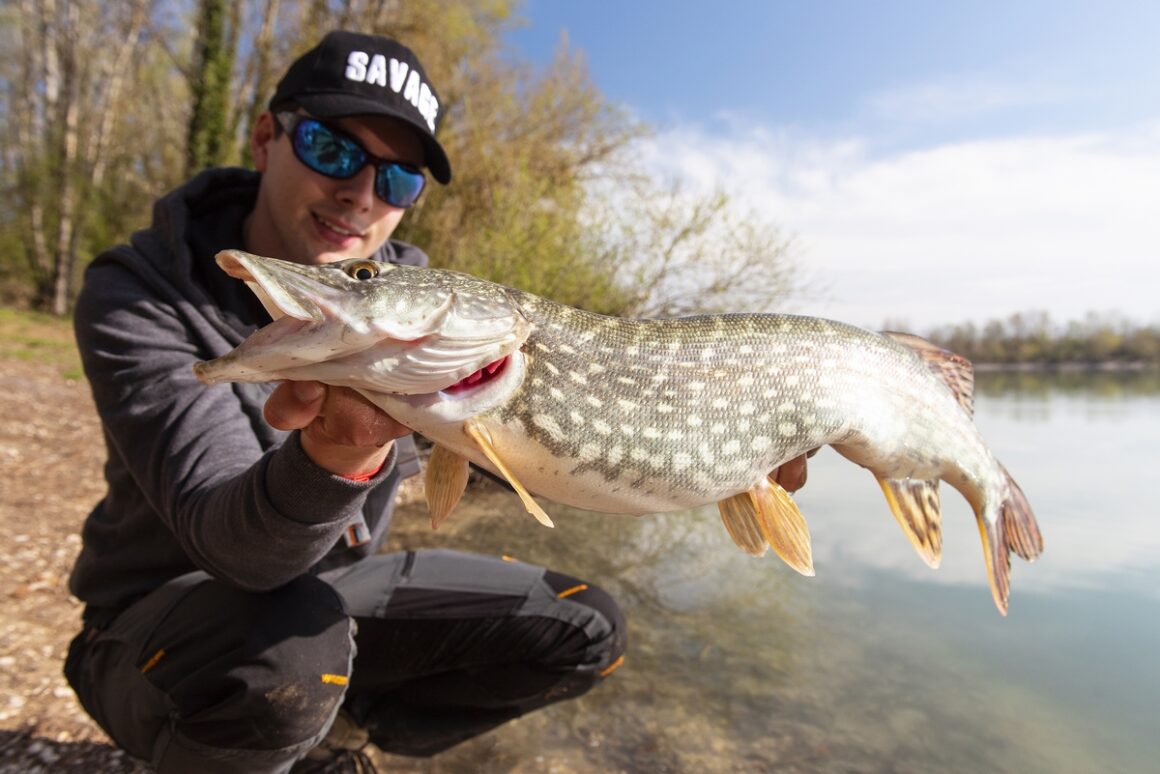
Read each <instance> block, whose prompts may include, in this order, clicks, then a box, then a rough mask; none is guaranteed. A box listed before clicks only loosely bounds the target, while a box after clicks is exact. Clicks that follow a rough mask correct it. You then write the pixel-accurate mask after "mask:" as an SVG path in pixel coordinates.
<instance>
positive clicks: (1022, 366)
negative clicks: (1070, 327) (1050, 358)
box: [973, 360, 1160, 374]
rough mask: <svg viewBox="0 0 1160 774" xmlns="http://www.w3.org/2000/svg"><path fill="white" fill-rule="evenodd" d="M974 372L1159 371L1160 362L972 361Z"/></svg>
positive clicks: (1071, 372)
mask: <svg viewBox="0 0 1160 774" xmlns="http://www.w3.org/2000/svg"><path fill="white" fill-rule="evenodd" d="M973 365H974V368H975V373H988V374H994V373H1064V374H1077V373H1144V372H1148V371H1160V363H1147V362H1142V361H1133V362H1128V363H1125V362H1120V361H1115V360H1109V361H1106V362H1098V363H1089V362H1083V361H1068V362H1063V363H1039V362H1030V363H974V364H973Z"/></svg>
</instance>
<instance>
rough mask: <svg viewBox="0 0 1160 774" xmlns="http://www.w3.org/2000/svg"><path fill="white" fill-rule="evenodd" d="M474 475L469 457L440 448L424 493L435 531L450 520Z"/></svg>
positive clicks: (432, 460)
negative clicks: (471, 476) (468, 479)
mask: <svg viewBox="0 0 1160 774" xmlns="http://www.w3.org/2000/svg"><path fill="white" fill-rule="evenodd" d="M469 474H470V470H469V469H468V463H467V458H466V457H461V456H459V455H458V454H456V453H455V452H453V451H451V450H449V449H445V448H443V447H442V446H439V445H436V446H435V448H434V449H432V451H431V456H430V458H429V459H428V460H427V476H426V485H425V487H424V489H425V490H426V494H427V510H428V511H430V513H431V529H439V525H440V524H442V523H443V522H444V521H446V520H447V517H448V516H450V515H451V512H452V511H453V510H455V506H456V505H458V504H459V500H460V498H461V497H463V492H464V491H465V490H466V489H467V478H468V476H469Z"/></svg>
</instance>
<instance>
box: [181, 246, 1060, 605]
mask: <svg viewBox="0 0 1160 774" xmlns="http://www.w3.org/2000/svg"><path fill="white" fill-rule="evenodd" d="M218 262H219V264H220V265H221V266H222V268H223V269H225V270H226V271H227V272H229V273H230V274H231V275H232V276H235V277H237V278H239V279H243V280H245V281H247V282H248V283H249V284H250V286H251V287H252V288H254V289H255V291H256V292H257V293H258V295H259V297H260V298H261V299H262V301H263V304H265V305H266V307H267V309H269V310H270V312H271V314H272V315H273V316H274V317H275V318H280V319H276V320H275V322H274V323H272V324H271V325H269V326H267V327H266V328H263V329H262V330H261V331H259V332H258V333H256V334H254V336H252V337H251V339H248V340H247V341H246V342H244V343H243V344H242V345H240V346H239V347H238V348H237V349H236V350H234V351H233V352H231V353H229V354H228V355H226V356H224V357H222V358H218V359H217V360H214V361H211V362H209V363H199V364H197V365H196V366H195V371H196V372H197V374H198V376H199V378H201V379H202V380H203V381H206V382H209V383H213V382H217V381H265V380H271V379H318V380H320V381H324V382H327V383H330V384H335V385H342V386H349V387H353V388H355V389H357V390H359V391H360V392H362V393H363V394H364V395H365V396H366V397H367V398H368V399H370V400H371V401H373V402H375V403H376V404H378V405H379V406H381V407H382V408H383V409H384V410H385V411H387V412H388V413H389V414H391V415H392V416H394V417H395V418H397V419H398V420H400V421H401V422H403V423H405V424H406V425H408V426H409V427H412V428H413V429H415V430H416V431H418V432H420V433H422V434H423V435H426V436H427V437H428V438H430V439H431V440H433V441H435V442H436V443H437V444H438V445H439V446H441V447H443V448H444V449H446V450H447V452H448V453H447V454H441V455H438V456H433V457H432V460H433V461H434V462H433V464H432V465H431V466H430V469H429V471H428V490H429V497H430V493H431V491H432V490H435V491H436V493H437V494H438V495H439V496H438V497H437V498H436V499H437V500H438V506H436V504H435V501H434V500H432V501H431V502H432V503H433V505H432V508H433V511H432V519H433V523H438V521H439V520H441V519H443V518H446V515H447V514H448V513H449V512H450V509H451V508H453V507H454V503H455V502H456V501H457V499H458V496H459V494H458V493H450V494H448V493H445V492H443V491H442V490H443V488H444V487H446V486H454V487H461V486H462V485H463V482H464V481H465V480H466V479H465V477H463V476H461V475H458V474H454V472H453V468H454V467H455V466H457V465H458V464H459V463H458V462H457V461H456V460H471V461H472V462H474V463H476V464H478V465H480V466H482V467H485V468H487V469H489V470H491V471H492V472H493V473H496V474H497V475H501V476H503V477H505V478H507V479H508V480H509V482H510V483H511V484H512V485H513V488H515V490H516V492H517V493H518V494H520V496H521V498H523V500H524V503H525V506H526V507H527V508H528V510H529V511H530V512H532V513H533V514H534V515H536V516H537V518H539V519H541V521H544V522H545V523H550V521H549V518H548V516H547V515H546V514H545V513H543V511H542V509H541V508H540V506H539V505H538V504H537V503H536V502H535V501H534V500H533V499H532V497H531V494H530V493H536V494H540V495H543V496H545V497H548V498H550V499H552V500H556V501H558V502H561V503H565V504H569V505H573V506H576V507H580V508H585V509H590V510H600V511H611V512H623V513H636V514H641V513H649V512H658V511H673V510H684V509H687V508H692V507H696V506H700V505H704V504H707V503H711V502H716V503H718V505H719V506H720V507H721V513H722V518H723V520H724V522H725V526H726V528H727V529H728V531H729V533H730V535H731V536H732V537H733V539H734V540H735V541H736V542H737V544H738V546H739V547H741V548H742V549H743V550H745V551H746V552H747V553H752V554H760V553H761V552H763V551H764V550H765V548H766V547H772V548H774V549H775V550H776V551H777V552H778V553H779V555H781V556H782V558H783V559H785V560H786V561H787V562H788V563H790V564H791V566H794V567H795V568H796V569H798V570H799V571H801V572H804V573H806V574H812V572H813V569H812V559H811V558H810V551H809V537H808V530H807V529H806V528H805V523H804V520H803V519H802V517H801V514H800V512H799V511H798V510H797V506H796V505H795V504H794V503H793V501H792V499H790V498H789V497H788V495H786V493H785V492H784V491H783V490H781V488H780V487H778V486H777V484H776V483H774V482H772V480H771V479H770V478H769V475H768V474H769V473H770V472H771V471H773V470H774V469H776V468H777V467H778V466H779V465H781V464H782V463H784V462H786V461H788V460H790V459H792V458H794V457H797V456H799V455H801V454H803V453H805V452H807V451H809V450H812V449H815V448H817V447H819V446H822V445H830V446H832V447H833V448H834V449H835V450H837V451H838V452H839V453H840V454H842V455H843V456H845V457H847V458H848V459H850V460H851V461H853V462H855V463H857V464H859V465H861V466H863V467H865V468H867V469H868V470H870V472H871V473H873V474H874V476H875V478H876V479H877V480H878V482H879V485H880V486H881V488H882V490H883V493H884V494H885V496H886V499H887V503H888V505H889V507H890V509H891V512H892V514H893V515H894V517H895V518H896V520H897V521H898V523H899V524H900V525H901V526H902V528H903V531H904V533H905V534H906V536H907V538H908V539H909V540H910V541H911V543H912V544H913V545H914V546H915V548H916V550H917V551H918V553H919V555H920V556H921V557H922V558H923V559H924V561H926V562H927V563H928V564H931V565H932V566H937V564H938V561H939V557H940V555H941V528H940V524H939V520H940V514H939V496H938V482H939V481H940V480H942V481H946V482H947V483H949V484H951V485H952V486H953V487H955V488H956V489H957V490H958V491H959V492H960V493H962V494H963V496H964V497H966V499H967V500H968V502H969V503H970V504H971V506H972V508H973V510H974V511H975V514H976V519H977V520H978V524H979V530H980V535H981V537H982V540H983V547H984V558H985V560H986V567H987V573H988V579H989V580H990V582H991V587H992V594H993V596H994V598H995V603H996V605H997V606H998V607H999V609H1000V611H1002V612H1006V605H1007V594H1008V590H1009V584H1008V580H1009V579H1008V576H1009V553H1010V552H1011V551H1014V552H1016V553H1017V554H1018V555H1020V556H1021V557H1022V558H1024V559H1029V560H1030V559H1034V558H1035V557H1036V556H1037V555H1038V554H1039V553H1040V552H1041V551H1042V537H1041V536H1040V533H1039V529H1038V525H1037V524H1036V521H1035V518H1034V515H1033V514H1032V512H1031V510H1030V506H1029V505H1028V504H1027V501H1026V498H1025V497H1024V495H1023V493H1022V492H1021V491H1020V490H1019V487H1018V486H1017V485H1016V484H1015V482H1014V480H1013V479H1012V478H1011V477H1010V475H1009V474H1008V473H1007V471H1006V470H1005V469H1004V468H1003V466H1002V465H1000V464H999V463H998V462H997V461H996V460H995V458H994V456H993V455H992V454H991V452H990V450H989V449H988V447H987V446H986V444H985V442H984V441H983V439H982V437H981V436H980V435H979V433H978V431H977V429H976V428H975V425H974V422H973V418H972V415H971V412H972V409H973V403H972V397H971V391H972V389H973V377H972V375H971V368H970V364H969V363H968V362H967V361H965V360H963V359H962V358H959V357H958V356H956V355H954V354H953V353H949V352H946V351H944V350H941V349H939V348H938V347H936V346H934V345H933V344H930V342H926V341H924V340H922V339H919V338H917V337H914V336H909V335H906V334H878V333H874V332H871V331H867V330H864V329H861V328H857V327H855V326H851V325H847V324H844V323H840V322H836V321H831V320H823V319H820V318H814V317H805V316H795V315H778V314H725V315H704V316H698V317H688V318H682V319H675V320H634V319H623V318H615V317H607V316H602V315H597V314H593V313H590V312H585V311H581V310H578V309H573V308H571V307H567V306H563V305H560V304H557V303H555V302H552V301H550V300H548V299H544V298H540V297H538V296H535V295H532V294H529V293H525V292H522V291H519V290H516V289H513V288H508V287H504V286H501V285H497V284H494V283H490V282H486V281H484V280H480V279H478V278H475V277H470V276H467V275H462V274H457V273H455V272H448V271H441V270H436V269H420V268H415V267H403V266H390V265H384V264H376V263H373V262H370V261H344V262H341V263H337V264H332V265H329V266H323V267H309V266H299V265H297V264H291V263H286V262H282V261H277V260H274V259H270V258H262V257H260V256H252V255H248V254H245V253H241V252H239V251H225V252H223V253H221V254H219V256H218ZM282 315H285V317H281V316H282ZM448 482H456V483H454V484H450V483H448ZM445 495H446V496H445ZM436 507H437V508H438V510H439V514H436Z"/></svg>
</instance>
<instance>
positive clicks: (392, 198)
mask: <svg viewBox="0 0 1160 774" xmlns="http://www.w3.org/2000/svg"><path fill="white" fill-rule="evenodd" d="M426 184H427V178H425V177H424V176H423V173H422V172H420V171H419V170H417V169H411V168H409V167H405V166H403V165H402V164H398V163H387V164H380V165H379V167H378V169H377V170H375V193H377V194H378V195H379V198H380V199H382V200H383V201H384V202H386V203H387V204H389V205H391V206H392V207H410V206H411V205H412V204H414V203H415V202H416V201H417V200H418V199H419V194H421V193H423V186H424V185H426Z"/></svg>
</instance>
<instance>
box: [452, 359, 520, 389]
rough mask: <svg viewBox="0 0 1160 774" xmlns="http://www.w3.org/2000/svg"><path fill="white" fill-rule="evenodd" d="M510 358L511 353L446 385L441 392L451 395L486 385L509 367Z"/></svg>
mask: <svg viewBox="0 0 1160 774" xmlns="http://www.w3.org/2000/svg"><path fill="white" fill-rule="evenodd" d="M510 360H511V356H510V355H504V356H503V357H501V358H500V359H499V360H496V361H495V362H492V363H488V364H487V365H485V366H484V367H483V368H480V369H479V370H477V371H474V372H472V373H471V374H468V375H467V376H465V377H464V378H462V379H460V380H459V381H458V382H456V383H455V384H452V385H449V386H447V387H444V388H443V389H442V390H440V392H445V393H447V394H449V395H459V394H462V393H465V392H468V391H470V390H475V389H478V388H481V387H486V386H487V385H488V384H490V383H491V382H493V381H495V380H496V379H498V378H499V377H500V376H501V375H502V374H503V370H504V368H506V367H507V364H508V363H509V362H510Z"/></svg>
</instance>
